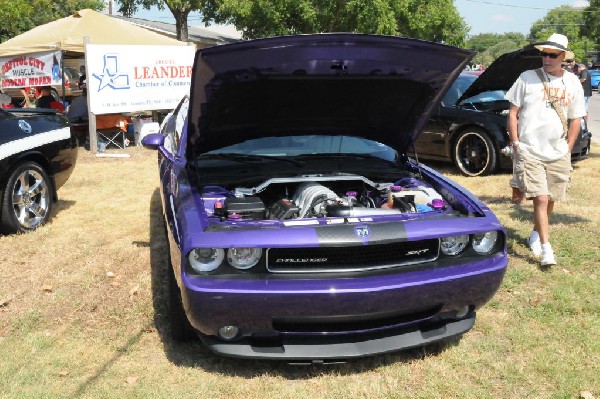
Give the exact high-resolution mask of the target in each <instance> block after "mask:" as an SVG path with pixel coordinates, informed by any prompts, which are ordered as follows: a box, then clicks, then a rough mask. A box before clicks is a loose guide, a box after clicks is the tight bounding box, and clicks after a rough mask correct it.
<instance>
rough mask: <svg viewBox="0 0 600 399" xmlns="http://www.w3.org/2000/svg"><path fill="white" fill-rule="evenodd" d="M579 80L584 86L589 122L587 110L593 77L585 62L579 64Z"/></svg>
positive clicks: (586, 108) (586, 109)
mask: <svg viewBox="0 0 600 399" xmlns="http://www.w3.org/2000/svg"><path fill="white" fill-rule="evenodd" d="M578 71H579V75H578V76H579V81H580V82H581V86H583V98H584V99H585V112H586V114H585V121H586V122H587V111H588V104H589V101H590V97H591V96H592V78H591V77H590V73H589V72H588V70H587V68H586V67H585V64H583V63H581V64H579V69H578Z"/></svg>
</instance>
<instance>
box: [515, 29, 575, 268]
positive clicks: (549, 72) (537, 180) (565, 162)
mask: <svg viewBox="0 0 600 399" xmlns="http://www.w3.org/2000/svg"><path fill="white" fill-rule="evenodd" d="M535 47H536V48H537V49H538V50H540V52H541V56H542V64H543V66H542V68H538V69H533V70H528V71H525V72H523V73H522V74H521V75H520V76H519V78H518V79H517V80H516V82H515V83H514V84H513V86H512V87H511V88H510V90H509V91H508V92H507V93H506V99H507V100H508V101H509V102H510V110H509V115H508V132H509V136H510V141H511V143H512V146H513V150H514V156H515V157H516V159H515V171H514V177H513V178H514V179H515V181H516V182H517V184H518V188H519V190H520V191H521V192H522V193H523V195H524V196H525V197H526V198H529V199H533V221H534V226H533V230H532V232H531V235H530V236H529V239H528V244H529V247H530V249H531V251H532V253H533V255H534V256H535V257H536V258H538V257H539V258H540V263H541V266H542V267H548V266H552V265H555V264H556V263H557V262H556V258H555V255H554V251H553V249H552V246H551V244H550V234H549V218H550V215H551V214H552V212H553V210H554V203H555V201H562V200H564V199H566V197H567V192H568V189H569V185H570V180H571V173H572V170H573V169H572V167H571V151H572V149H573V145H574V144H575V141H576V139H577V136H578V134H579V129H580V124H581V119H580V118H581V117H583V116H584V115H585V104H584V100H583V88H582V86H581V83H580V82H579V80H578V79H577V77H576V76H575V75H574V74H571V73H568V72H567V71H565V70H564V69H563V67H562V62H563V61H564V59H565V58H568V59H571V58H573V57H574V55H573V53H572V51H571V50H569V49H568V39H567V37H566V36H564V35H561V34H557V33H555V34H552V35H551V36H550V37H549V38H548V40H547V41H545V42H542V43H538V44H536V45H535ZM567 120H568V123H567Z"/></svg>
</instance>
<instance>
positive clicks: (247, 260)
mask: <svg viewBox="0 0 600 399" xmlns="http://www.w3.org/2000/svg"><path fill="white" fill-rule="evenodd" d="M261 257H262V248H248V247H246V248H229V249H228V250H227V263H229V265H230V266H231V267H233V268H235V269H237V270H248V269H251V268H253V267H254V266H256V265H257V264H258V262H259V261H260V258H261Z"/></svg>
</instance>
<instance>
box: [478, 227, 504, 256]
mask: <svg viewBox="0 0 600 399" xmlns="http://www.w3.org/2000/svg"><path fill="white" fill-rule="evenodd" d="M498 237H499V235H498V231H496V230H492V231H486V232H482V233H477V234H473V236H472V239H471V246H472V247H473V250H474V251H475V252H476V253H478V254H479V255H487V254H490V253H492V252H493V251H494V249H495V248H496V243H497V242H498Z"/></svg>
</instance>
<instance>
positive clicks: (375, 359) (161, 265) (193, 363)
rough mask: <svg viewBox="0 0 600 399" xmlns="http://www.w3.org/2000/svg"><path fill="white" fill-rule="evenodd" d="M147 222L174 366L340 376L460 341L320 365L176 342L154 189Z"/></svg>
mask: <svg viewBox="0 0 600 399" xmlns="http://www.w3.org/2000/svg"><path fill="white" fill-rule="evenodd" d="M149 225H150V263H151V277H152V298H153V307H154V325H155V327H156V331H157V332H158V334H159V336H160V338H161V341H162V343H163V346H164V350H165V354H166V355H167V358H168V359H169V360H170V361H171V362H172V363H173V364H174V365H176V366H178V367H189V368H200V369H202V370H205V371H207V372H215V373H219V374H225V375H228V376H236V377H242V378H254V377H257V376H261V375H266V374H268V375H271V376H272V375H276V376H282V377H284V378H287V379H305V378H312V377H315V376H318V375H323V373H328V372H331V373H335V374H342V375H343V374H356V373H360V372H363V371H370V370H373V369H375V368H377V367H381V366H386V365H389V364H393V363H397V362H411V361H414V360H419V359H424V358H426V357H428V356H436V355H438V354H440V353H441V352H443V351H445V350H446V349H448V348H449V347H451V346H455V345H458V342H459V340H460V339H459V338H453V339H449V340H447V341H443V342H438V343H432V344H429V345H427V346H425V347H420V348H414V349H408V350H405V351H401V352H394V353H391V354H383V355H376V356H372V357H368V358H361V359H354V360H349V361H348V362H347V363H342V364H329V365H322V366H294V365H290V364H288V363H287V362H284V361H267V360H242V359H232V358H226V357H222V356H217V355H215V354H213V353H212V352H211V351H210V350H208V349H207V348H206V347H205V346H204V345H203V344H202V343H201V341H200V339H197V340H193V341H192V342H176V341H174V340H173V339H172V338H171V335H170V331H169V316H168V297H167V295H168V288H167V284H168V279H167V276H168V275H167V273H168V272H169V271H168V266H167V264H168V263H167V256H169V255H168V253H167V248H168V247H167V238H166V236H165V230H164V224H163V215H162V205H161V201H160V192H159V190H158V189H156V190H155V191H154V193H153V194H152V198H151V201H150V220H149Z"/></svg>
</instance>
